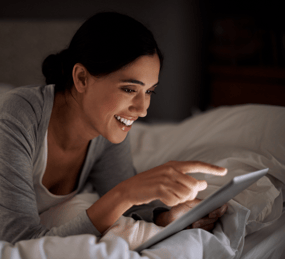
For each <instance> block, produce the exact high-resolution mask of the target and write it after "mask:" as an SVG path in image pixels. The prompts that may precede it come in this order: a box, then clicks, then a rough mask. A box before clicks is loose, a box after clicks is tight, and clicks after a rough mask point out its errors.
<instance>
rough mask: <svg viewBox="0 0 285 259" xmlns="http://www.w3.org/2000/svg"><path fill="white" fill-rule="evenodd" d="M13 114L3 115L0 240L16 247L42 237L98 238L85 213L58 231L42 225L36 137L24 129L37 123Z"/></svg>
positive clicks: (0, 118) (0, 125)
mask: <svg viewBox="0 0 285 259" xmlns="http://www.w3.org/2000/svg"><path fill="white" fill-rule="evenodd" d="M24 104H25V103H24ZM26 106H30V104H27V103H26ZM21 107H22V108H21V109H22V110H23V109H24V108H23V105H21ZM25 108H26V109H27V112H26V113H25V114H26V115H27V114H28V115H31V116H32V114H33V113H32V109H31V108H29V107H25ZM19 109H20V108H19ZM20 112H22V111H18V113H20ZM12 114H13V113H12ZM14 114H15V116H13V115H11V113H7V112H6V113H4V112H1V116H0V197H1V199H0V222H1V224H0V240H5V241H8V242H11V243H15V242H17V241H19V240H27V239H33V238H39V237H42V236H60V237H66V236H70V235H78V234H95V235H99V234H100V233H99V232H98V231H97V229H96V228H95V227H94V226H93V224H92V223H91V221H90V220H89V218H88V215H87V214H86V211H84V212H82V213H81V214H79V215H78V216H77V217H75V218H74V219H72V220H71V221H70V222H68V223H66V224H65V225H62V226H60V227H57V228H56V227H55V228H51V229H47V228H45V227H44V226H43V225H42V224H41V222H40V217H39V214H38V209H37V202H36V194H35V191H34V187H33V176H32V173H33V154H34V152H35V150H34V149H35V148H34V146H35V144H34V142H35V137H34V133H33V130H29V129H28V127H27V126H24V122H25V120H28V122H27V124H31V123H33V122H34V121H36V120H34V119H29V118H28V117H29V116H27V117H25V118H24V119H21V118H20V116H17V114H16V112H14ZM16 116H17V117H16ZM21 116H22V115H21ZM35 124H36V123H35ZM30 128H31V129H32V127H30ZM98 233H99V234H98Z"/></svg>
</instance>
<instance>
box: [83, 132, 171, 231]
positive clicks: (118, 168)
mask: <svg viewBox="0 0 285 259" xmlns="http://www.w3.org/2000/svg"><path fill="white" fill-rule="evenodd" d="M96 146H97V147H99V149H100V147H101V148H102V147H103V146H104V147H105V148H104V150H103V151H102V154H101V156H100V157H99V159H98V160H97V161H96V162H95V163H94V166H93V168H92V170H91V172H90V176H89V178H88V179H87V181H89V182H91V183H92V185H93V186H94V188H95V189H96V191H97V192H98V194H99V195H100V197H101V198H100V199H99V200H98V201H97V202H96V203H95V204H94V205H93V206H91V207H90V208H89V209H88V210H87V214H88V215H89V217H90V219H91V221H92V222H93V224H94V225H95V226H96V228H97V229H98V230H99V231H100V232H101V233H102V232H104V229H106V228H107V227H108V226H110V225H112V224H113V223H114V222H115V221H116V220H117V219H118V218H119V217H120V216H121V215H123V214H124V215H125V216H132V217H133V218H135V219H141V220H142V219H143V220H145V221H149V222H150V221H153V214H154V213H153V211H154V210H157V209H159V208H163V207H166V208H168V206H166V205H165V204H163V203H162V202H160V201H159V200H156V201H153V202H151V203H148V204H143V205H140V206H133V204H132V203H131V202H130V201H129V199H128V198H127V197H126V192H127V190H126V189H124V190H122V189H121V188H119V187H120V186H118V185H119V184H120V183H121V182H123V181H125V180H127V179H129V178H131V177H133V176H135V175H137V172H136V170H135V168H134V167H133V161H132V156H131V150H130V137H129V135H127V137H126V139H125V140H124V141H123V142H122V143H120V144H112V143H110V142H109V141H107V140H106V139H104V138H103V137H100V142H99V143H96ZM95 151H96V150H95ZM97 151H98V150H97ZM96 208H100V209H96ZM108 218H109V219H108ZM102 219H104V221H106V223H103V222H102ZM100 221H101V224H102V226H103V227H100V226H99V225H96V223H97V222H100ZM107 222H108V223H107Z"/></svg>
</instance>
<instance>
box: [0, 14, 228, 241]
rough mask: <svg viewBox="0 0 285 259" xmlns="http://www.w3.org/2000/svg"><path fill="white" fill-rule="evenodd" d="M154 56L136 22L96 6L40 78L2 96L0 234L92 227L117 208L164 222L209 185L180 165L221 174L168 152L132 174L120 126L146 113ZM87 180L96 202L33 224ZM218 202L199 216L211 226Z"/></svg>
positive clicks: (158, 59) (100, 227)
mask: <svg viewBox="0 0 285 259" xmlns="http://www.w3.org/2000/svg"><path fill="white" fill-rule="evenodd" d="M162 61H163V59H162V55H161V53H160V50H159V48H158V46H157V44H156V42H155V40H154V38H153V35H152V34H151V32H150V31H149V30H148V29H146V28H145V27H144V26H143V25H142V24H140V23H139V22H137V21H135V20H134V19H132V18H130V17H128V16H125V15H121V14H117V13H99V14H97V15H94V16H93V17H91V18H90V19H88V20H87V21H86V22H85V23H84V24H83V25H82V26H81V27H80V28H79V30H78V31H77V32H76V34H75V35H74V37H73V38H72V40H71V43H70V45H69V47H68V48H67V49H66V50H63V51H62V52H61V53H59V54H57V55H50V56H48V57H47V58H46V59H45V61H44V62H43V66H42V71H43V74H44V75H45V77H46V83H47V85H46V86H39V87H21V88H18V89H16V90H13V91H10V92H9V93H7V94H6V95H5V96H4V97H3V98H2V100H1V105H0V110H1V117H0V147H1V149H0V176H1V181H0V196H1V201H0V221H1V222H2V225H1V228H0V239H1V240H6V241H9V242H12V243H15V242H17V241H19V240H24V239H32V238H38V237H41V236H45V235H50V236H52V235H57V236H62V237H64V236H69V235H76V234H84V233H89V234H95V235H97V236H100V235H101V234H102V233H104V231H106V230H107V229H108V228H109V227H110V226H111V225H112V224H114V222H115V221H116V220H117V219H118V218H119V217H120V216H121V215H123V213H125V215H128V216H132V217H134V218H136V219H144V220H146V221H153V220H154V221H155V223H157V224H158V225H160V226H165V225H167V224H169V223H170V222H171V221H173V220H174V219H175V218H176V217H177V215H179V213H181V212H182V211H185V208H186V210H188V209H189V208H188V205H189V204H190V205H191V204H193V203H195V202H196V200H194V201H193V199H194V198H195V197H196V195H197V193H198V192H199V191H201V190H203V189H205V188H206V186H207V184H206V182H205V181H198V180H195V179H194V178H192V177H191V176H189V175H187V174H185V173H186V172H190V173H191V172H203V173H209V174H215V175H224V174H225V173H226V169H225V168H220V167H217V166H214V165H209V164H205V163H202V162H189V161H185V162H177V161H171V162H168V163H166V164H164V165H161V166H158V167H156V168H153V169H151V170H148V171H146V172H142V173H140V174H136V172H135V169H134V168H133V164H132V158H131V153H130V144H129V136H128V131H129V130H130V129H131V125H132V123H133V122H134V121H135V120H137V119H138V118H139V117H144V116H146V114H147V109H148V107H149V105H150V98H151V94H153V93H154V90H155V88H156V86H157V85H158V81H159V72H160V69H161V66H162ZM87 183H89V184H90V183H91V184H92V186H93V189H94V190H96V191H97V192H98V194H99V195H100V199H99V200H98V201H96V202H95V203H94V204H93V205H92V206H90V207H89V208H88V209H87V210H86V211H83V212H82V213H80V214H79V215H77V216H76V217H75V218H73V219H72V220H71V221H69V222H68V223H66V224H64V225H61V226H59V227H53V228H51V229H47V228H46V227H44V226H43V225H42V224H41V222H40V217H39V214H41V213H43V212H44V211H46V210H48V209H49V208H51V207H52V206H55V205H57V204H59V203H62V202H64V201H66V200H68V199H70V198H71V197H73V196H74V195H76V194H78V193H80V192H81V191H82V190H83V189H84V187H85V186H86V184H87ZM161 202H162V203H161ZM168 206H170V207H172V209H170V210H168V209H166V208H169V207H168ZM225 210H226V206H223V207H222V208H220V209H218V210H216V211H215V212H214V213H213V214H215V215H216V216H215V217H214V218H213V219H202V220H201V221H200V222H199V224H201V226H202V227H205V228H206V229H211V228H212V227H213V223H214V222H215V221H216V220H217V219H218V217H219V216H221V215H222V214H223V213H224V212H225Z"/></svg>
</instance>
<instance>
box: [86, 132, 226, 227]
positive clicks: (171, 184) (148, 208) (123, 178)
mask: <svg viewBox="0 0 285 259" xmlns="http://www.w3.org/2000/svg"><path fill="white" fill-rule="evenodd" d="M128 141H129V140H128V137H127V138H126V139H125V140H124V141H123V142H122V143H120V144H116V145H111V146H109V147H108V148H107V149H106V150H105V151H104V152H103V155H102V156H101V158H100V159H99V161H98V162H97V163H96V164H95V166H94V168H93V171H92V173H91V175H90V178H89V181H91V182H92V183H93V186H94V187H95V189H96V190H97V191H98V193H99V195H100V196H101V198H100V199H99V200H98V201H97V202H96V203H94V204H93V205H92V206H91V207H90V208H89V209H88V210H87V214H88V216H89V217H90V220H91V221H92V223H93V224H94V225H95V227H96V228H97V229H98V230H99V231H100V232H101V233H103V232H104V231H105V230H107V229H108V227H110V226H111V225H112V224H114V223H115V221H116V220H117V219H118V218H119V217H120V216H121V215H122V214H123V213H124V212H125V210H128V209H129V208H130V207H132V206H133V207H132V208H131V210H129V211H128V213H132V214H133V216H134V214H138V216H137V218H138V219H146V220H147V219H150V220H148V221H152V220H153V212H156V211H157V210H159V209H161V210H165V208H169V207H168V206H174V205H177V204H178V203H181V202H184V201H186V200H189V199H194V198H195V197H196V195H197V193H198V191H200V190H203V189H205V188H206V187H207V183H206V182H205V181H198V180H196V179H194V178H193V177H191V176H189V175H187V174H186V172H204V173H209V174H216V175H224V174H225V173H226V170H225V169H224V168H220V167H217V166H214V165H209V164H206V163H202V162H190V161H183V162H178V161H171V162H168V163H166V164H164V165H161V166H158V167H155V168H153V169H151V170H148V171H146V172H142V173H140V174H136V173H135V171H134V169H133V165H132V159H131V153H130V146H129V143H128ZM158 199H159V200H161V202H163V203H164V204H166V205H167V206H165V205H164V206H162V205H161V204H162V203H161V202H160V203H159V205H158V201H157V200H158ZM157 205H158V206H157ZM163 207H164V208H163ZM140 216H142V217H141V218H140Z"/></svg>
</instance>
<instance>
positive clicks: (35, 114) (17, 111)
mask: <svg viewBox="0 0 285 259" xmlns="http://www.w3.org/2000/svg"><path fill="white" fill-rule="evenodd" d="M47 88H49V86H24V87H17V88H15V89H13V90H11V91H9V92H7V93H5V94H4V95H3V96H2V97H1V98H0V120H9V121H14V122H18V123H20V124H22V125H23V126H24V127H25V128H26V129H27V128H30V127H32V126H35V125H39V124H40V122H41V120H42V116H43V112H44V111H45V110H48V109H47V108H48V107H45V106H50V107H52V105H53V98H52V94H53V93H49V92H51V90H50V89H47Z"/></svg>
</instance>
